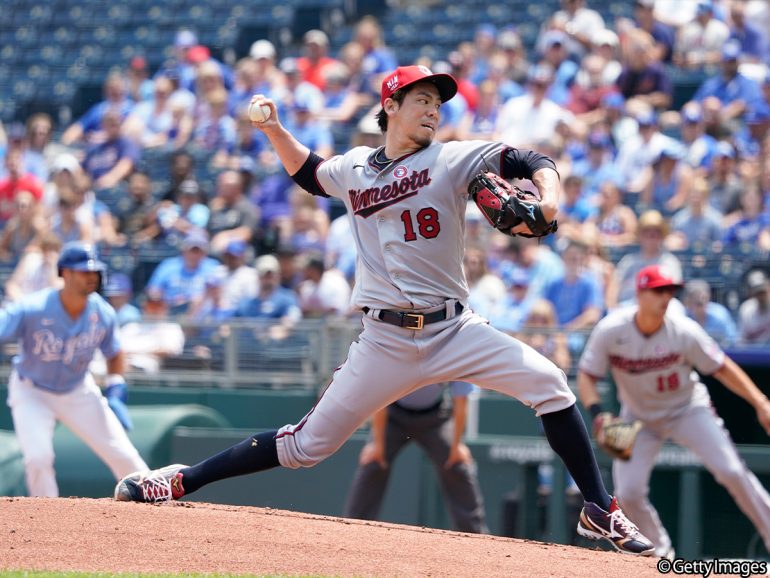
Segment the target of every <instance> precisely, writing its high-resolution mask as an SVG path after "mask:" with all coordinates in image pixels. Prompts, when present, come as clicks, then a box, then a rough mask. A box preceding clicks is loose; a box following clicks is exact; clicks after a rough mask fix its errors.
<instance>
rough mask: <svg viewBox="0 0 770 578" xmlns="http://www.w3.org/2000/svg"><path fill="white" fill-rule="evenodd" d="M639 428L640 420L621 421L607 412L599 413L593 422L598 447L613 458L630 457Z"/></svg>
mask: <svg viewBox="0 0 770 578" xmlns="http://www.w3.org/2000/svg"><path fill="white" fill-rule="evenodd" d="M640 429H642V422H641V421H639V420H634V421H632V422H627V421H623V420H622V419H621V418H619V417H616V416H614V415H612V414H611V413H609V412H602V413H600V414H599V415H597V416H596V417H595V418H594V422H593V430H594V438H596V443H597V444H598V445H599V447H600V448H602V449H603V450H604V451H605V452H606V453H607V454H608V455H610V456H612V457H613V458H617V459H620V460H624V461H626V460H629V459H631V452H632V450H633V448H634V442H635V441H636V436H637V435H638V434H639V430H640Z"/></svg>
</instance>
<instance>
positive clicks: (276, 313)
mask: <svg viewBox="0 0 770 578" xmlns="http://www.w3.org/2000/svg"><path fill="white" fill-rule="evenodd" d="M256 268H257V275H259V292H258V293H257V295H256V297H253V298H252V299H248V300H246V301H242V302H241V303H240V304H239V305H238V309H237V310H236V313H235V316H236V317H248V318H256V319H270V320H273V321H275V322H276V323H275V325H272V326H271V327H270V329H269V334H270V337H272V338H273V339H283V338H285V337H287V336H288V334H289V332H290V330H291V329H292V327H294V325H295V324H296V322H297V321H299V320H300V319H301V318H302V310H301V309H300V307H299V302H298V300H297V296H296V294H295V293H294V291H292V290H291V289H286V288H285V287H282V286H281V285H280V264H279V263H278V259H276V258H275V256H274V255H262V256H261V257H259V258H258V259H257V262H256Z"/></svg>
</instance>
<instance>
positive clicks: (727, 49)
mask: <svg viewBox="0 0 770 578" xmlns="http://www.w3.org/2000/svg"><path fill="white" fill-rule="evenodd" d="M740 53H741V48H740V46H739V45H738V43H737V42H735V41H733V40H731V41H730V42H727V43H726V44H725V45H724V46H722V48H721V54H722V60H721V64H720V71H719V74H716V75H714V76H711V77H709V78H707V79H706V80H704V81H703V82H702V83H701V85H700V86H699V87H698V90H696V91H695V94H694V95H693V100H695V101H697V102H700V103H701V106H702V107H703V114H704V116H705V118H706V130H707V131H709V132H711V133H712V134H724V133H725V132H727V133H730V132H733V131H734V130H735V123H736V121H737V120H740V119H741V118H742V117H743V115H744V114H745V113H746V111H747V110H749V109H751V108H752V107H754V106H756V105H757V103H759V102H760V101H761V100H762V90H761V89H760V87H759V84H758V83H757V82H756V81H754V80H752V79H751V78H748V77H747V76H744V75H743V74H741V72H740V70H739V62H738V57H739V56H740Z"/></svg>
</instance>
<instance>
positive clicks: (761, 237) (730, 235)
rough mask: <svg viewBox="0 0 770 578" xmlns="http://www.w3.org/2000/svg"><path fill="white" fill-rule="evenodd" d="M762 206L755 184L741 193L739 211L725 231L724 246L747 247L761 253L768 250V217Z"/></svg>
mask: <svg viewBox="0 0 770 578" xmlns="http://www.w3.org/2000/svg"><path fill="white" fill-rule="evenodd" d="M763 205H764V199H763V196H762V193H761V192H760V190H759V187H758V186H757V185H756V184H751V185H749V186H747V187H746V188H745V189H743V191H741V195H740V209H739V210H738V214H737V215H735V216H733V217H732V219H731V220H733V221H734V222H733V224H731V225H730V226H729V227H728V228H727V230H726V231H725V235H724V243H725V245H726V246H728V247H729V246H735V245H747V246H750V247H755V248H757V249H759V250H761V251H768V250H770V216H768V214H767V213H766V212H765V210H764V206H763Z"/></svg>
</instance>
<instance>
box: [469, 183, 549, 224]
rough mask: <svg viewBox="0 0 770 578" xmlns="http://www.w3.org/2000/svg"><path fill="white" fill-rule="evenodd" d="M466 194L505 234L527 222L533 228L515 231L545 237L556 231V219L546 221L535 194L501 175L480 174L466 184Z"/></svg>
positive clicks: (490, 221)
mask: <svg viewBox="0 0 770 578" xmlns="http://www.w3.org/2000/svg"><path fill="white" fill-rule="evenodd" d="M468 194H469V195H470V196H471V198H472V199H473V201H474V202H475V203H476V205H477V206H478V207H479V209H481V214H482V215H484V217H485V218H486V219H487V221H489V223H490V224H491V225H492V226H493V227H494V228H495V229H497V230H499V231H502V232H503V233H505V234H506V235H511V228H513V227H515V226H516V225H518V224H519V223H526V225H527V226H528V227H529V230H530V231H532V234H529V233H517V235H521V236H522V237H545V236H546V235H550V234H551V233H555V232H556V229H557V224H556V221H555V220H553V221H551V222H550V223H549V222H548V221H546V220H545V217H544V216H543V211H542V209H541V207H540V199H539V198H538V197H537V195H535V194H534V193H532V192H530V191H524V190H522V189H520V188H519V187H515V186H512V185H511V184H510V183H509V182H508V181H506V180H505V179H503V178H502V177H501V176H500V175H497V174H495V173H492V172H481V173H479V174H478V175H476V176H475V177H473V179H472V180H471V182H470V183H468Z"/></svg>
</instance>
